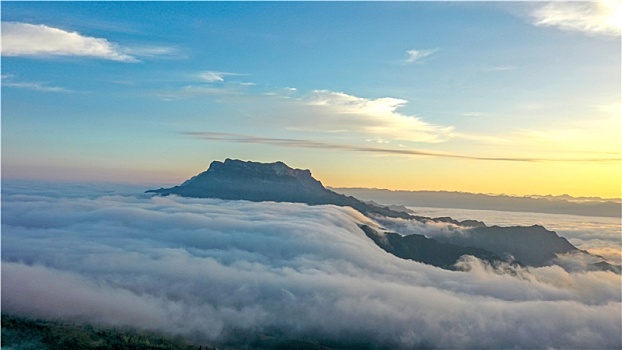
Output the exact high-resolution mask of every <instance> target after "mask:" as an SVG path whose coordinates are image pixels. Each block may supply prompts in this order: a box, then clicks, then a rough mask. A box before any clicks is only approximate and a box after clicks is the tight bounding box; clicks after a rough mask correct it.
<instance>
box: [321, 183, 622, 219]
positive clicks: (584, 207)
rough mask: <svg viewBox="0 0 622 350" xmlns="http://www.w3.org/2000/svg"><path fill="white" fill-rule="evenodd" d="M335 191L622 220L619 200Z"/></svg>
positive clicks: (380, 199) (425, 203)
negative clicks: (621, 218) (620, 218)
mask: <svg viewBox="0 0 622 350" xmlns="http://www.w3.org/2000/svg"><path fill="white" fill-rule="evenodd" d="M331 189H332V190H333V191H335V192H337V193H342V194H345V195H349V196H354V197H356V198H360V199H361V200H365V201H374V202H377V203H387V204H388V203H390V204H393V205H396V204H397V205H403V206H408V207H432V208H455V209H480V210H501V211H518V212H534V213H548V214H569V215H582V216H605V217H618V218H619V217H621V216H622V203H621V202H620V200H619V199H602V198H596V197H571V196H568V195H562V196H535V195H534V196H525V197H515V196H507V195H489V194H481V193H465V192H447V191H393V190H387V189H376V188H331Z"/></svg>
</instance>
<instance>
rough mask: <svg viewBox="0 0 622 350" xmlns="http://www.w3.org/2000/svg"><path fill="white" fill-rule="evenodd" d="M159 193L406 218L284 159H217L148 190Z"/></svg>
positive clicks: (400, 213)
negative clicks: (187, 175) (168, 185)
mask: <svg viewBox="0 0 622 350" xmlns="http://www.w3.org/2000/svg"><path fill="white" fill-rule="evenodd" d="M147 193H156V194H159V195H171V194H175V195H178V196H182V197H196V198H220V199H230V200H249V201H255V202H260V201H274V202H293V203H306V204H310V205H318V204H334V205H338V206H350V207H352V208H354V209H356V210H358V211H360V212H362V213H364V214H378V215H384V216H389V217H402V218H406V217H408V215H407V214H406V213H403V212H398V211H394V210H391V209H389V208H386V207H378V206H373V205H369V204H366V203H364V202H362V201H360V200H358V199H356V198H354V197H350V196H345V195H342V194H338V193H335V192H333V191H331V190H328V189H326V188H325V187H324V186H323V185H322V183H321V182H320V181H318V180H316V179H315V178H313V176H312V175H311V172H310V171H309V170H302V169H293V168H290V167H289V166H287V165H286V164H285V163H283V162H275V163H258V162H250V161H242V160H237V159H226V160H225V161H224V162H220V161H214V162H212V163H211V164H210V166H209V168H208V169H207V170H206V171H204V172H202V173H200V174H198V175H196V176H194V177H192V178H191V179H189V180H187V181H185V182H184V183H182V184H181V185H179V186H175V187H171V188H161V189H158V190H149V191H147Z"/></svg>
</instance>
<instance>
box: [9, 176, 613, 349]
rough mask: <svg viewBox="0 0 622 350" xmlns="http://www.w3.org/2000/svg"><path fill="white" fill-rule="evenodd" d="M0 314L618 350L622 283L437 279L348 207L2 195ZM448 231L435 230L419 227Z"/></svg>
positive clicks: (337, 337) (377, 340)
mask: <svg viewBox="0 0 622 350" xmlns="http://www.w3.org/2000/svg"><path fill="white" fill-rule="evenodd" d="M2 185H3V188H2V312H6V313H12V314H18V315H24V316H29V317H38V318H45V319H60V320H66V321H75V322H87V323H93V324H99V325H107V326H131V327H135V328H138V329H149V330H162V331H165V332H169V333H172V334H180V335H184V336H187V337H190V338H192V339H195V340H196V341H199V342H208V343H211V344H223V343H231V342H235V340H236V339H238V340H239V339H240V335H241V334H260V333H270V332H278V333H279V334H283V335H285V336H287V337H292V338H309V337H310V338H314V339H325V340H334V341H342V342H348V341H352V342H359V343H360V342H362V343H368V344H377V345H383V346H387V347H393V348H412V347H418V346H429V347H441V348H482V347H484V348H514V347H518V348H620V347H622V340H621V329H622V324H621V323H622V317H621V316H622V315H621V313H622V311H621V309H622V301H621V290H620V288H621V287H620V276H619V275H616V274H613V273H611V272H573V273H569V272H567V271H566V270H564V269H562V268H561V267H558V266H550V267H543V268H530V269H519V270H514V271H513V273H504V271H506V270H500V269H498V268H493V267H490V266H488V265H487V264H485V263H483V262H481V261H479V260H477V259H476V258H473V257H465V258H464V259H463V260H462V261H461V262H460V267H461V269H462V270H463V271H447V270H442V269H439V268H435V267H432V266H428V265H424V264H421V263H417V262H414V261H410V260H403V259H400V258H397V257H395V256H393V255H390V254H388V253H386V252H385V251H383V250H382V249H380V248H379V247H377V246H376V245H375V244H374V243H373V242H372V241H371V240H370V239H369V238H367V237H366V236H365V234H364V233H363V231H362V230H361V229H360V228H359V226H358V225H360V224H367V225H371V226H378V223H376V222H373V221H371V220H370V219H368V218H366V217H364V216H363V215H362V214H360V213H358V212H356V211H355V210H353V209H350V208H341V207H336V206H330V205H328V206H307V205H304V204H292V203H268V202H264V203H253V202H246V201H223V200H216V199H189V198H180V197H176V196H170V197H152V196H147V195H144V194H142V193H141V190H142V189H138V188H132V187H131V186H126V187H123V188H121V189H116V190H115V188H114V186H110V185H108V186H96V185H59V184H45V183H25V182H4V183H3V184H2ZM422 229H423V230H428V231H429V230H437V229H440V230H443V229H444V228H443V227H440V228H438V227H422Z"/></svg>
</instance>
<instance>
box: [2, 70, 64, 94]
mask: <svg viewBox="0 0 622 350" xmlns="http://www.w3.org/2000/svg"><path fill="white" fill-rule="evenodd" d="M2 86H5V87H12V88H17V89H26V90H33V91H40V92H73V91H72V90H69V89H66V88H64V87H60V86H50V85H48V84H47V83H42V82H24V81H14V80H13V75H12V74H6V75H2Z"/></svg>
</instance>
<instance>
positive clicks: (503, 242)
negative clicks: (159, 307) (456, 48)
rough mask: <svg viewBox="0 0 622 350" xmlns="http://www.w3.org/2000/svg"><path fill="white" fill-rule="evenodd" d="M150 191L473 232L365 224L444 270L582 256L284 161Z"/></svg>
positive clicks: (528, 234)
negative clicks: (418, 210) (335, 187)
mask: <svg viewBox="0 0 622 350" xmlns="http://www.w3.org/2000/svg"><path fill="white" fill-rule="evenodd" d="M147 193H153V194H157V195H163V196H166V195H178V196H182V197H195V198H220V199H226V200H248V201H274V202H292V203H306V204H309V205H323V204H332V205H337V206H348V207H352V208H354V209H356V210H358V211H359V212H361V213H363V214H364V215H367V216H369V217H370V218H372V219H373V218H374V217H390V218H400V219H406V220H415V221H418V222H422V223H447V224H453V225H456V226H458V227H461V228H462V229H464V230H467V231H468V233H469V234H468V235H455V236H451V235H450V236H443V237H442V238H438V237H434V238H428V237H425V236H423V235H417V234H412V235H407V236H404V235H401V234H399V233H395V232H381V231H382V229H381V228H372V227H369V226H367V225H361V229H362V230H363V231H364V233H365V234H366V235H367V237H369V238H370V239H372V240H373V241H374V242H375V243H376V244H377V245H378V246H379V247H381V248H382V249H384V250H385V251H387V252H389V253H391V254H394V255H396V256H398V257H401V258H405V259H411V260H415V261H419V262H423V263H426V264H430V265H434V266H438V267H442V268H446V269H452V268H454V265H455V263H456V262H457V261H458V259H459V258H460V257H461V256H463V255H473V256H476V257H478V258H480V259H482V260H485V261H489V262H491V263H494V262H496V261H506V262H511V263H517V264H521V265H529V266H544V265H548V264H551V263H552V261H553V259H555V257H556V256H557V255H558V254H567V253H577V252H581V251H580V250H578V249H577V248H576V247H574V246H573V245H572V244H570V242H568V241H567V240H566V239H565V238H563V237H559V236H558V235H557V234H556V233H555V232H552V231H548V230H546V229H545V228H544V227H542V226H531V227H519V226H516V227H498V226H491V227H489V226H486V225H485V224H484V223H483V222H481V221H476V220H465V221H457V220H454V219H452V218H449V217H441V218H429V217H424V216H415V215H412V214H411V213H408V211H407V210H404V209H406V208H403V207H400V206H392V207H390V206H382V205H379V204H377V203H373V202H371V203H365V202H363V201H361V200H359V199H357V198H354V197H352V196H346V195H344V194H339V193H336V192H334V191H331V190H329V189H326V188H325V187H324V186H323V185H322V183H321V182H320V181H318V180H316V179H315V178H313V176H312V175H311V172H310V171H309V170H301V169H292V168H290V167H289V166H287V165H286V164H284V163H283V162H275V163H258V162H249V161H241V160H234V159H226V160H225V161H224V162H219V161H214V162H212V163H211V164H210V166H209V168H208V169H207V170H206V171H204V172H202V173H200V174H198V175H196V176H194V177H192V178H190V179H189V180H187V181H185V182H184V183H182V184H181V185H179V186H175V187H171V188H160V189H157V190H149V191H147ZM422 206H425V205H422ZM583 253H584V254H587V253H585V252H583ZM594 266H595V268H598V269H603V270H612V271H619V267H617V266H612V265H609V264H608V263H606V262H604V261H602V262H599V263H598V264H594ZM616 269H617V270H616Z"/></svg>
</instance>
